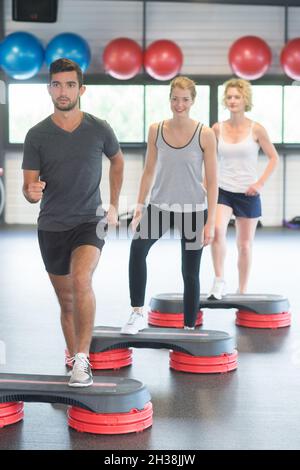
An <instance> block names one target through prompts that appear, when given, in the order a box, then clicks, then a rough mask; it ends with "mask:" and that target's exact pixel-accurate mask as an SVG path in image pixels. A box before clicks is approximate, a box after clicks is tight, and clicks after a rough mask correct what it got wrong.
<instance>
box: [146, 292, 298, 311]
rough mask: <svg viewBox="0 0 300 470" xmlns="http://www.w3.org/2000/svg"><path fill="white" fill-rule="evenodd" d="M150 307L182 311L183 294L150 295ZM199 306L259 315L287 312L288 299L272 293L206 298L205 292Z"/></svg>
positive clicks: (158, 309)
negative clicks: (230, 309) (245, 311)
mask: <svg viewBox="0 0 300 470" xmlns="http://www.w3.org/2000/svg"><path fill="white" fill-rule="evenodd" d="M150 308H151V310H152V311H154V312H161V313H182V312H183V294H181V293H167V294H158V295H155V296H154V297H152V299H151V301H150ZM199 308H218V309H222V308H225V309H228V308H236V309H238V310H247V311H251V312H254V313H257V314H261V315H268V314H270V315H272V314H274V315H275V314H278V313H283V312H288V311H289V308H290V304H289V301H288V299H287V298H286V297H284V296H283V295H273V294H227V295H225V296H224V297H223V299H221V300H215V299H209V300H208V299H207V294H201V296H200V302H199Z"/></svg>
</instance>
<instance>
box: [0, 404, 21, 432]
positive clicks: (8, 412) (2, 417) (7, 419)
mask: <svg viewBox="0 0 300 470" xmlns="http://www.w3.org/2000/svg"><path fill="white" fill-rule="evenodd" d="M23 418H24V403H23V402H9V403H1V404H0V429H1V428H4V427H5V426H9V425H10V424H14V423H17V422H19V421H21V420H22V419H23Z"/></svg>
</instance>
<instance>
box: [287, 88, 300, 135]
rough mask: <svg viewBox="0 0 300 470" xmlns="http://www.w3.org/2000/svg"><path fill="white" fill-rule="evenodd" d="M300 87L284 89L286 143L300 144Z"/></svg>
mask: <svg viewBox="0 0 300 470" xmlns="http://www.w3.org/2000/svg"><path fill="white" fill-rule="evenodd" d="M299 122H300V86H285V87H284V142H285V143H288V144H294V143H298V144H299V143H300V125H299Z"/></svg>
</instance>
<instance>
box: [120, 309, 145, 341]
mask: <svg viewBox="0 0 300 470" xmlns="http://www.w3.org/2000/svg"><path fill="white" fill-rule="evenodd" d="M144 328H145V321H144V317H143V315H142V314H141V313H137V312H132V313H131V315H130V317H129V320H128V322H127V323H126V324H125V325H124V326H123V327H122V328H121V335H136V334H137V333H138V332H139V331H140V330H143V329H144Z"/></svg>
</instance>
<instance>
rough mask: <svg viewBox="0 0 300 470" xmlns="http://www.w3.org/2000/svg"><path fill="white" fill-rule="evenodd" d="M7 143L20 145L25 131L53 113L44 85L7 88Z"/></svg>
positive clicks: (21, 85) (11, 86)
mask: <svg viewBox="0 0 300 470" xmlns="http://www.w3.org/2000/svg"><path fill="white" fill-rule="evenodd" d="M8 106H9V108H8V116H9V142H10V143H12V144H22V143H23V142H24V140H25V136H26V134H27V131H28V130H29V129H30V128H31V127H32V126H35V124H37V123H38V122H39V121H42V120H43V119H45V118H46V117H47V116H49V114H52V112H53V104H52V101H51V98H50V96H49V95H48V92H47V86H46V85H45V84H44V85H43V84H31V83H28V84H21V83H20V84H11V85H9V87H8Z"/></svg>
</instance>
